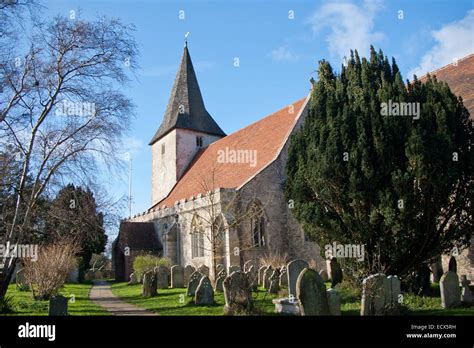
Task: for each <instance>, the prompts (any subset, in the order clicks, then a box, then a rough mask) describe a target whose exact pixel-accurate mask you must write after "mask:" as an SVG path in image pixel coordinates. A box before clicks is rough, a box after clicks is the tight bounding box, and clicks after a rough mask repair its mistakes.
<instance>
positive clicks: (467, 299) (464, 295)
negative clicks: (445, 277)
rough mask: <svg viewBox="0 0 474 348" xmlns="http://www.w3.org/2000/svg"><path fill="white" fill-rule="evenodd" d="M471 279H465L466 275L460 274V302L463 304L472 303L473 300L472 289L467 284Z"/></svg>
mask: <svg viewBox="0 0 474 348" xmlns="http://www.w3.org/2000/svg"><path fill="white" fill-rule="evenodd" d="M470 283H471V281H470V280H469V279H467V277H466V275H462V276H461V286H462V290H461V302H462V303H465V304H472V303H473V302H474V301H473V300H474V299H473V296H472V291H471V289H470V288H469V284H470Z"/></svg>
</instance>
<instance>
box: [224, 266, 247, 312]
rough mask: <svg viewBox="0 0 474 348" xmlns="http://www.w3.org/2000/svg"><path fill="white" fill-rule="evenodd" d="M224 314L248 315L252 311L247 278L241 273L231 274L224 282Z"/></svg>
mask: <svg viewBox="0 0 474 348" xmlns="http://www.w3.org/2000/svg"><path fill="white" fill-rule="evenodd" d="M223 285H224V299H225V306H224V313H225V314H226V315H233V314H237V313H246V314H249V313H251V312H252V309H253V298H252V292H251V291H250V283H249V279H248V277H247V276H246V275H245V274H244V273H243V272H241V271H237V272H234V273H232V274H231V275H230V276H228V277H227V278H226V279H225V280H224V284H223Z"/></svg>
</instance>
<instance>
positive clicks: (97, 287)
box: [89, 280, 157, 315]
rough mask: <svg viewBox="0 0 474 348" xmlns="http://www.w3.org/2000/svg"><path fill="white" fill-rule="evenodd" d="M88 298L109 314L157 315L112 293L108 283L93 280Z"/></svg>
mask: <svg viewBox="0 0 474 348" xmlns="http://www.w3.org/2000/svg"><path fill="white" fill-rule="evenodd" d="M89 299H90V300H92V301H93V302H94V303H95V304H97V305H99V306H101V307H102V308H104V309H105V310H107V311H109V312H110V314H111V315H157V314H156V313H153V312H150V311H148V310H146V309H143V308H140V307H137V306H134V305H132V304H130V303H127V302H125V301H122V300H121V299H119V298H118V297H117V296H115V295H114V294H113V293H112V290H111V289H110V283H107V282H105V281H100V280H95V281H94V285H93V286H92V289H91V291H90V294H89Z"/></svg>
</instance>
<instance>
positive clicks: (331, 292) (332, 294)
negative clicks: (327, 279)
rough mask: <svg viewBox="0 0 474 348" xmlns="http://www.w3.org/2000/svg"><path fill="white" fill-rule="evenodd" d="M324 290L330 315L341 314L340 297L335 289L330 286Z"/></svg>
mask: <svg viewBox="0 0 474 348" xmlns="http://www.w3.org/2000/svg"><path fill="white" fill-rule="evenodd" d="M326 292H327V296H328V304H329V312H330V313H331V315H341V297H340V296H339V294H338V293H337V291H336V289H334V288H331V289H328V290H327V291H326Z"/></svg>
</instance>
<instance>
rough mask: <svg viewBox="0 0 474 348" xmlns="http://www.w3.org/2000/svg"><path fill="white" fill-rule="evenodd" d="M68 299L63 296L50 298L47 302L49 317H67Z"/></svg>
mask: <svg viewBox="0 0 474 348" xmlns="http://www.w3.org/2000/svg"><path fill="white" fill-rule="evenodd" d="M67 304H68V299H67V298H66V297H64V296H61V295H57V296H52V297H51V298H50V300H49V313H48V315H49V316H65V315H67Z"/></svg>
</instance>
